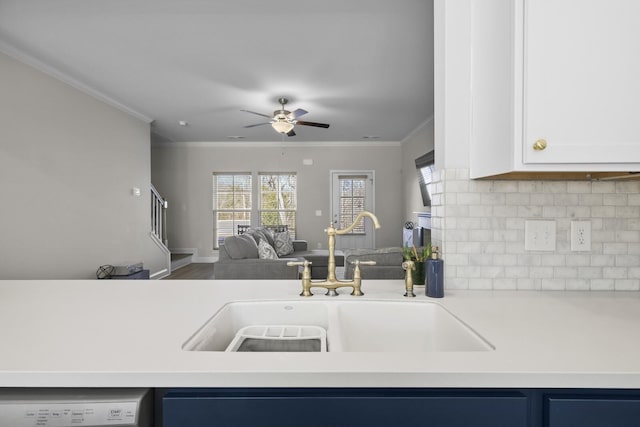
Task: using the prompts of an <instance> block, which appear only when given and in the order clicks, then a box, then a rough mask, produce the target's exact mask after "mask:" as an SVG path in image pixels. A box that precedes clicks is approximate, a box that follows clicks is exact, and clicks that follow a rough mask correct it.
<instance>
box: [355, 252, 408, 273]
mask: <svg viewBox="0 0 640 427" xmlns="http://www.w3.org/2000/svg"><path fill="white" fill-rule="evenodd" d="M344 259H345V266H346V268H345V272H344V278H345V279H347V280H351V279H353V271H354V270H355V264H354V261H356V260H360V261H375V262H376V265H360V272H361V275H362V278H363V279H390V280H393V279H404V274H405V271H404V270H403V268H402V262H403V257H402V248H400V247H388V248H380V249H345V251H344Z"/></svg>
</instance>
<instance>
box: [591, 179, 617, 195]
mask: <svg viewBox="0 0 640 427" xmlns="http://www.w3.org/2000/svg"><path fill="white" fill-rule="evenodd" d="M591 192H592V193H601V194H610V193H615V192H616V183H615V182H598V181H595V182H592V183H591Z"/></svg>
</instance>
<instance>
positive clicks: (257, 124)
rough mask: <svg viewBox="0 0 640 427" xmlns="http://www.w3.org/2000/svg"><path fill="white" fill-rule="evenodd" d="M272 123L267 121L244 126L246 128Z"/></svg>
mask: <svg viewBox="0 0 640 427" xmlns="http://www.w3.org/2000/svg"><path fill="white" fill-rule="evenodd" d="M270 124H271V123H270V122H267V123H256V124H255V125H247V126H244V127H245V128H254V127H256V126H264V125H270Z"/></svg>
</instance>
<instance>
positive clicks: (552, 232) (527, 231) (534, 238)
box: [524, 220, 556, 251]
mask: <svg viewBox="0 0 640 427" xmlns="http://www.w3.org/2000/svg"><path fill="white" fill-rule="evenodd" d="M524 249H525V250H526V251H555V250H556V222H555V221H554V220H550V221H548V220H540V221H538V220H530V221H525V223H524Z"/></svg>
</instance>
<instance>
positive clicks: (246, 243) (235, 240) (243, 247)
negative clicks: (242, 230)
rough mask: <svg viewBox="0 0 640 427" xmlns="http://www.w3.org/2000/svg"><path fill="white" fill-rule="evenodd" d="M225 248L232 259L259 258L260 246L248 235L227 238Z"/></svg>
mask: <svg viewBox="0 0 640 427" xmlns="http://www.w3.org/2000/svg"><path fill="white" fill-rule="evenodd" d="M224 247H225V249H226V250H227V253H228V254H229V257H231V259H245V258H258V245H257V244H256V241H255V240H254V239H253V237H251V236H248V235H246V234H241V235H239V236H229V237H227V238H225V239H224Z"/></svg>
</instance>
